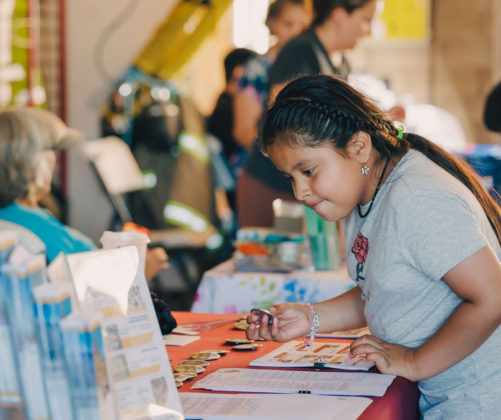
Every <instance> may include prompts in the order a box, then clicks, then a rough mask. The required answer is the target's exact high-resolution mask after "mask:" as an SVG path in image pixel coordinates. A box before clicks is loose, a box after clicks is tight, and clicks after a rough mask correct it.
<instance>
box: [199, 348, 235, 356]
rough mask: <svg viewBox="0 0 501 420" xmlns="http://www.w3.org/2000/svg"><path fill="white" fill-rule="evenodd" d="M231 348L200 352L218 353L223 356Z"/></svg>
mask: <svg viewBox="0 0 501 420" xmlns="http://www.w3.org/2000/svg"><path fill="white" fill-rule="evenodd" d="M229 352H230V351H229V350H225V349H219V350H202V351H201V352H200V353H218V354H220V355H221V356H223V355H225V354H226V353H229Z"/></svg>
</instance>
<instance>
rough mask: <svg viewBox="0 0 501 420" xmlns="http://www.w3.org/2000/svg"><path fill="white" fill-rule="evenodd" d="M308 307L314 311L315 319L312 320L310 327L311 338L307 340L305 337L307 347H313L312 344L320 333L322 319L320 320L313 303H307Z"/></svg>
mask: <svg viewBox="0 0 501 420" xmlns="http://www.w3.org/2000/svg"><path fill="white" fill-rule="evenodd" d="M306 307H308V308H310V311H311V312H312V313H313V319H312V321H311V327H310V339H309V340H308V341H307V340H306V337H305V338H304V344H305V345H306V346H307V347H311V345H312V344H313V343H314V342H315V337H316V335H317V334H318V329H319V328H320V321H319V320H318V314H317V310H316V309H315V307H314V306H313V305H312V304H311V303H307V304H306Z"/></svg>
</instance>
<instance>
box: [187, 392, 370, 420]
mask: <svg viewBox="0 0 501 420" xmlns="http://www.w3.org/2000/svg"><path fill="white" fill-rule="evenodd" d="M179 395H180V397H181V404H182V406H183V411H184V415H185V418H186V420H190V419H202V418H203V419H204V420H304V419H308V420H331V419H332V420H334V419H335V420H355V419H356V418H358V417H359V416H360V415H361V414H362V413H363V411H364V410H365V409H366V408H367V407H368V406H369V404H370V403H371V402H372V400H371V399H369V398H364V397H350V398H346V397H326V396H322V395H301V396H297V395H259V394H230V395H222V394H203V393H194V392H181V393H179Z"/></svg>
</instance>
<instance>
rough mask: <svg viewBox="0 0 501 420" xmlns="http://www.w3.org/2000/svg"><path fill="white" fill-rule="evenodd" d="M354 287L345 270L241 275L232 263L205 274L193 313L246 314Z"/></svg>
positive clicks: (330, 295) (328, 295)
mask: <svg viewBox="0 0 501 420" xmlns="http://www.w3.org/2000/svg"><path fill="white" fill-rule="evenodd" d="M353 286H354V282H353V281H352V280H351V279H350V277H349V276H348V273H347V271H346V268H344V267H343V268H341V269H339V270H337V271H307V270H297V271H292V272H289V273H268V272H259V273H258V272H238V271H236V270H235V264H234V261H233V260H228V261H225V262H224V263H222V264H219V265H218V266H216V267H214V268H212V269H210V270H208V271H206V272H205V273H204V275H203V277H202V280H201V281H200V284H199V286H198V289H197V293H196V296H195V300H194V302H193V305H192V307H191V312H199V313H243V312H247V311H248V310H249V309H250V308H254V307H257V308H269V307H270V306H273V305H274V304H276V303H281V302H318V301H321V300H325V299H329V298H332V297H334V296H338V295H340V294H342V293H344V292H346V291H347V290H349V289H351V288H352V287H353Z"/></svg>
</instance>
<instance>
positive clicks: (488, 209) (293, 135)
mask: <svg viewBox="0 0 501 420" xmlns="http://www.w3.org/2000/svg"><path fill="white" fill-rule="evenodd" d="M359 131H363V132H366V133H367V134H369V135H370V136H371V141H372V146H373V147H374V149H375V150H376V152H377V162H380V161H381V160H383V159H386V158H387V157H389V158H390V159H391V158H397V157H400V156H402V155H404V154H405V153H406V152H407V151H408V150H409V149H416V150H418V151H419V152H421V153H423V154H424V155H425V156H427V157H428V158H429V159H430V160H432V161H433V162H435V163H436V164H437V165H439V166H441V167H442V168H444V169H445V170H446V171H447V172H449V173H450V174H451V175H453V176H454V177H456V178H457V179H458V180H459V181H461V182H462V183H463V184H464V185H466V187H468V189H469V190H470V191H471V192H472V193H473V194H474V195H475V197H476V198H477V200H478V201H479V202H480V204H481V205H482V207H483V209H484V211H485V213H486V215H487V217H488V218H489V222H490V224H491V226H492V227H493V229H494V231H495V232H496V235H497V237H498V240H499V241H500V243H501V209H500V207H499V206H498V204H497V203H496V202H495V201H494V200H493V198H492V197H491V196H490V195H489V194H488V192H487V191H486V190H485V189H484V188H483V186H482V185H481V183H480V181H479V178H478V176H477V174H476V173H475V172H474V171H473V170H472V169H471V168H470V167H469V166H468V165H467V164H466V163H465V162H464V161H463V160H462V159H460V158H457V157H455V156H452V155H451V154H450V153H448V152H446V151H445V150H443V149H442V148H441V147H439V146H437V145H436V144H434V143H432V142H430V141H429V140H427V139H425V138H423V137H421V136H418V135H416V134H410V133H407V134H405V136H404V137H403V138H402V139H399V138H398V137H397V136H398V130H397V128H396V127H395V125H394V124H393V122H392V121H391V120H390V119H389V118H388V117H387V116H386V114H385V113H384V112H382V111H381V110H380V109H379V108H378V107H377V106H376V105H375V104H374V103H373V102H372V101H371V100H369V99H368V98H366V97H365V96H364V95H363V94H361V93H359V92H358V91H356V90H355V89H353V88H352V87H351V86H349V85H348V83H346V82H345V81H343V80H342V79H340V78H338V77H333V76H326V75H316V76H305V77H300V78H298V79H296V80H294V81H293V82H291V83H289V84H288V85H287V86H286V87H285V88H284V89H282V91H281V92H280V93H279V94H278V96H277V98H276V100H275V102H274V103H273V105H272V106H271V108H270V109H269V110H268V111H267V114H266V119H265V122H264V126H263V129H262V133H261V136H260V138H261V147H262V148H263V150H264V151H266V150H267V149H268V148H269V147H270V146H272V145H273V144H275V143H277V142H284V143H288V144H291V145H299V146H309V147H318V146H319V145H323V144H325V143H326V142H328V143H330V144H331V146H333V147H334V148H335V149H336V151H337V152H338V153H340V154H341V155H343V156H346V147H347V144H348V142H349V141H350V139H351V138H352V136H353V134H355V133H356V132H359Z"/></svg>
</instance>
